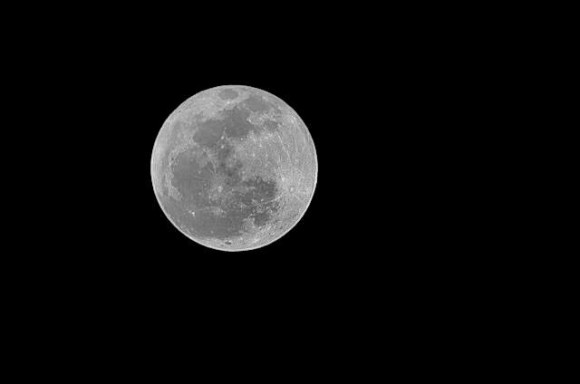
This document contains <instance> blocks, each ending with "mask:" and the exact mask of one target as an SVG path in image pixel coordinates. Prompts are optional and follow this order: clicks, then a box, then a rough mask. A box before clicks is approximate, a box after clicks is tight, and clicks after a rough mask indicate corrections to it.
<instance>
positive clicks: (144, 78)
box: [5, 5, 519, 376]
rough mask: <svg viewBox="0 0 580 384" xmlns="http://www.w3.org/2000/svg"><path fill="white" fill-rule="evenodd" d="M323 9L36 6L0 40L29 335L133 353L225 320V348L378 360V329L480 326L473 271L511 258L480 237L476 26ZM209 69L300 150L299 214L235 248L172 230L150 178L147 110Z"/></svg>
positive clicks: (412, 347) (381, 335) (153, 126)
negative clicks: (288, 121) (294, 129)
mask: <svg viewBox="0 0 580 384" xmlns="http://www.w3.org/2000/svg"><path fill="white" fill-rule="evenodd" d="M66 11H67V12H68V11H69V10H68V9H67V10H66ZM155 11H156V9H155ZM335 11H336V9H329V10H328V12H324V13H323V14H319V15H313V16H312V17H311V18H310V20H305V19H308V17H303V16H305V15H310V11H304V12H303V13H302V14H299V15H295V18H294V19H293V20H286V21H284V20H281V19H280V18H279V17H276V18H274V17H268V18H261V19H260V20H259V21H258V20H257V19H256V18H255V17H253V18H251V19H240V20H235V21H234V23H232V24H231V25H232V26H233V27H229V28H225V30H221V29H220V28H219V27H220V26H221V25H222V24H221V23H220V24H218V23H215V22H212V23H209V24H211V25H207V26H204V25H200V23H199V22H198V21H199V19H202V18H203V16H205V15H204V14H202V13H201V12H195V16H192V15H194V13H192V12H187V11H185V10H180V9H174V10H173V12H172V14H173V15H175V14H177V15H186V18H187V20H174V19H173V18H172V19H171V21H172V22H171V23H170V25H167V26H165V25H161V23H160V21H161V20H160V19H161V18H162V17H153V18H144V17H140V15H138V14H137V15H136V14H134V13H133V12H135V10H131V13H130V14H127V15H121V16H120V17H118V19H115V18H114V17H110V15H117V14H118V13H116V11H115V12H108V13H107V15H105V16H107V17H103V18H101V19H99V20H98V21H97V20H95V22H94V23H93V24H91V23H90V22H87V18H86V17H77V18H73V19H72V20H71V22H70V23H62V24H58V23H56V22H53V20H54V19H49V20H51V25H50V28H45V29H39V31H38V32H36V31H35V32H36V33H34V35H33V36H32V37H31V38H30V39H29V40H28V41H26V42H24V43H22V44H17V48H18V52H17V53H15V54H14V55H12V56H11V57H12V58H25V60H19V61H16V60H15V63H16V66H18V68H17V69H18V71H14V72H6V75H7V77H10V76H13V77H14V78H15V79H16V80H17V81H18V82H19V90H20V91H21V92H20V93H14V95H13V97H12V99H13V100H15V101H17V104H20V105H22V106H23V108H22V109H23V111H22V112H19V113H15V112H12V114H13V115H17V116H18V117H20V118H21V117H24V118H22V121H20V122H19V124H17V125H15V127H16V128H15V130H16V129H19V130H20V131H24V133H25V135H26V136H27V137H25V138H24V139H21V140H20V141H18V142H14V143H13V142H8V143H7V146H12V145H14V147H17V148H18V151H19V156H18V157H14V158H16V159H18V166H19V170H20V169H23V171H20V172H19V173H20V174H21V175H22V176H23V177H24V178H29V179H30V180H27V181H28V182H29V184H28V183H27V184H24V183H22V184H19V183H15V182H12V183H11V184H10V186H12V187H13V188H12V189H13V190H17V191H18V192H17V193H18V195H17V196H18V198H15V199H14V200H12V201H9V202H8V203H7V205H14V206H16V207H17V208H20V207H21V206H22V205H26V207H27V208H30V210H31V211H32V212H31V213H30V215H26V216H24V215H22V214H19V216H20V217H21V218H23V219H24V220H23V221H24V222H23V223H22V224H21V225H20V228H23V229H25V231H24V232H25V236H23V237H22V238H19V239H18V241H19V243H18V245H17V247H15V248H14V249H15V250H16V251H14V250H12V251H11V252H12V253H13V254H15V257H14V259H15V260H16V261H17V263H18V264H19V268H18V269H16V268H5V271H7V273H6V274H7V275H12V276H15V277H16V278H15V279H14V280H16V282H15V283H14V284H12V285H10V287H9V289H10V291H9V292H10V293H12V297H13V298H14V301H16V302H17V304H18V305H19V306H20V307H21V308H23V310H22V312H20V311H15V313H25V315H24V316H22V317H23V319H22V323H25V321H24V320H28V321H30V319H32V321H31V326H30V329H32V330H39V331H37V332H29V333H30V334H31V335H32V336H33V337H35V335H39V336H38V337H46V338H50V337H52V338H53V340H51V341H50V342H49V343H46V345H48V346H49V347H52V345H60V344H61V343H62V341H61V339H60V334H61V333H59V332H55V331H54V329H59V330H63V332H62V333H69V334H71V335H72V337H71V339H72V340H74V342H76V343H78V345H79V346H80V347H83V346H86V345H87V344H88V345H90V346H92V345H93V344H94V345H98V344H99V343H101V344H106V348H107V349H108V350H111V349H115V350H116V349H117V347H118V346H119V345H121V346H126V349H127V350H131V349H135V347H136V349H142V350H143V351H145V353H148V352H149V350H150V349H151V345H154V344H156V343H157V344H160V345H167V344H171V343H170V342H169V343H168V342H167V339H171V340H172V341H173V340H182V339H188V340H187V341H186V342H183V343H182V345H178V346H177V350H180V351H181V350H186V351H189V350H190V349H195V345H196V342H195V338H196V337H197V336H198V335H202V336H209V338H210V339H212V342H211V343H210V345H211V346H212V347H214V348H216V349H221V344H219V343H215V342H213V340H214V338H215V339H219V338H226V339H227V338H231V340H236V341H238V340H239V344H238V346H241V347H239V348H238V349H236V350H235V351H234V353H237V354H238V355H245V354H246V346H250V347H251V346H252V345H253V342H254V340H253V339H254V334H258V335H260V336H262V337H264V338H265V339H266V340H268V343H267V344H265V346H264V347H263V348H264V350H266V351H270V350H274V349H275V348H274V347H276V346H278V347H279V346H280V345H283V346H285V345H286V344H288V345H290V346H291V348H295V349H297V350H299V351H300V352H299V355H300V356H302V355H303V354H305V355H307V356H308V357H309V358H310V359H311V361H312V362H314V364H317V363H318V361H320V360H321V359H320V356H319V355H323V356H326V354H327V353H328V352H326V351H328V350H335V351H338V352H336V354H343V353H344V354H345V355H347V356H352V354H353V352H354V353H355V354H357V355H358V354H359V351H370V352H367V353H366V354H363V355H362V356H363V359H362V360H364V361H365V363H366V362H369V361H371V362H374V361H377V360H378V361H380V363H379V364H380V366H382V364H383V360H384V359H383V358H382V356H381V355H380V354H374V353H373V352H374V350H376V349H381V348H383V347H384V346H389V345H391V343H392V340H393V339H395V340H396V339H398V340H399V341H400V345H402V347H401V350H402V351H403V354H404V353H406V352H407V351H410V352H409V355H412V354H413V353H414V352H416V350H421V351H423V350H425V349H423V345H424V344H428V345H429V348H428V349H427V352H426V353H427V354H428V355H429V356H431V355H438V354H439V353H440V352H439V346H441V345H447V344H448V342H449V340H448V339H447V334H448V332H451V333H453V332H458V333H459V337H458V339H460V340H461V342H465V343H466V345H467V344H469V339H467V341H466V339H465V338H464V337H463V334H462V329H464V328H465V329H467V333H468V334H469V335H472V334H473V333H474V332H473V330H474V329H475V330H476V331H475V333H477V334H482V335H483V336H482V337H488V336H489V335H490V334H491V333H493V331H491V332H488V333H485V332H483V331H481V333H480V329H481V328H485V329H487V328H486V327H487V325H486V326H485V327H480V325H479V324H475V325H472V324H473V323H475V321H473V319H481V318H483V319H484V321H487V319H486V313H485V309H484V310H482V309H481V308H482V307H484V308H485V306H487V305H495V303H494V301H493V297H491V298H487V297H486V296H487V292H489V289H490V286H491V288H493V285H494V284H501V281H502V280H503V279H506V277H507V275H508V274H509V271H508V273H505V274H503V275H502V273H501V272H503V271H504V270H507V269H506V268H503V265H502V263H501V262H499V263H494V260H493V257H492V258H489V257H488V255H494V254H500V253H501V251H505V249H500V248H499V247H497V248H494V247H495V245H494V243H493V241H491V240H490V239H493V238H497V237H499V239H500V240H501V239H502V238H505V237H507V236H509V234H510V232H509V231H505V232H502V229H501V226H500V228H499V229H496V228H497V227H496V226H495V225H494V224H497V222H498V221H500V220H501V219H500V218H499V217H498V218H494V217H491V216H492V215H493V209H492V208H493V206H492V204H493V196H494V195H501V194H502V193H503V191H502V190H501V188H497V189H493V188H489V187H488V185H487V184H486V181H485V176H486V175H485V174H483V175H482V173H481V172H479V169H478V166H479V162H478V161H480V159H483V161H489V159H490V158H493V155H494V153H491V154H489V153H487V152H484V150H482V151H481V152H478V150H480V147H479V145H478V143H479V142H480V141H485V140H484V139H485V138H486V137H488V135H490V134H489V132H490V130H489V129H488V128H489V127H490V126H494V125H495V124H497V121H490V120H491V119H489V117H488V113H487V108H489V109H496V107H497V105H495V104H494V103H495V100H496V94H497V92H492V94H493V97H489V98H488V94H487V93H485V90H486V88H490V84H491V86H493V81H492V80H493V71H492V70H490V68H492V69H493V67H494V66H498V67H499V66H501V65H503V63H502V62H501V61H497V62H494V60H488V61H486V59H487V58H486V55H485V49H483V48H484V47H483V48H482V47H481V44H478V42H477V36H476V33H474V34H471V35H470V34H464V33H463V31H464V30H465V27H464V26H461V25H459V26H457V27H451V28H449V29H448V30H446V28H445V25H446V24H445V23H440V22H439V19H438V18H432V17H431V13H430V12H429V10H425V11H424V12H423V13H424V18H423V19H418V15H419V14H420V13H421V12H419V10H418V9H413V10H412V11H411V12H409V14H408V17H407V18H406V19H405V18H404V17H403V18H401V16H400V15H399V14H397V13H389V14H385V13H383V12H379V11H380V10H378V9H377V10H364V11H363V12H360V13H358V14H357V13H354V12H352V11H351V9H350V5H349V9H344V10H342V11H343V13H344V14H341V15H336V14H335ZM63 14H64V13H63ZM87 14H88V13H87ZM173 15H172V16H173ZM212 15H214V14H212ZM254 16H255V15H254ZM430 20H431V23H429V21H430ZM462 20H464V21H465V24H469V23H470V19H469V18H468V17H466V18H464V19H462ZM220 21H222V15H220ZM397 21H400V22H397ZM458 24H461V23H458ZM55 25H62V26H63V27H62V30H58V28H57V27H55ZM481 30H482V31H484V32H485V31H487V30H488V28H487V21H486V28H482V29H481ZM434 31H435V32H436V33H435V32H434ZM485 33H486V32H485ZM470 47H475V49H473V50H470ZM482 52H483V53H482ZM482 63H483V64H482ZM486 83H487V84H486ZM228 84H229V85H247V86H251V87H255V88H259V89H263V90H265V91H267V92H270V93H272V94H274V95H276V96H278V97H279V98H281V99H282V100H284V101H285V102H286V103H288V104H289V105H290V106H291V107H292V108H293V109H294V110H295V111H296V112H297V113H298V114H299V115H300V117H301V118H302V120H303V121H304V123H305V124H306V126H307V127H308V129H309V131H310V133H311V135H312V138H313V141H314V144H315V146H316V152H317V156H318V171H319V172H318V182H317V186H316V190H315V192H314V196H313V199H312V202H311V204H310V207H309V208H308V210H307V211H306V213H305V215H304V217H303V218H302V220H301V221H300V222H299V223H298V224H297V225H296V226H295V227H294V228H293V229H292V230H290V231H289V232H288V233H287V234H286V235H284V236H283V237H282V238H280V239H278V240H277V241H275V242H274V243H272V244H270V245H268V246H265V247H263V248H260V249H256V250H252V251H244V252H220V251H216V250H212V249H209V248H206V247H203V246H201V245H199V244H196V243H195V242H194V241H192V240H190V239H188V238H187V237H186V236H184V235H183V234H181V233H180V232H179V231H178V230H177V229H176V228H175V227H174V226H173V225H172V224H171V222H170V221H169V220H168V219H167V218H166V216H165V215H164V213H163V211H162V210H161V208H160V206H159V204H158V202H157V200H156V197H155V194H154V191H153V187H152V184H151V172H150V165H151V154H152V149H153V145H154V142H155V139H156V137H157V134H158V132H159V129H160V128H161V126H162V125H163V122H164V121H165V119H166V118H167V117H168V116H169V114H170V113H171V112H172V111H173V110H174V109H175V108H176V107H177V106H178V105H179V104H181V103H182V102H183V101H184V100H186V99H187V98H189V97H191V96H193V95H195V94H196V93H198V92H200V91H203V90H205V89H208V88H211V87H215V86H219V85H228ZM474 90H475V91H474ZM474 94H476V95H474ZM476 96H478V97H476ZM506 105H507V104H506ZM482 128H483V129H482ZM492 140H498V141H499V139H498V136H492ZM33 147H34V149H36V147H39V150H38V151H30V149H31V148H33ZM24 149H26V150H28V151H25V150H24ZM14 158H13V159H14ZM7 164H8V165H7V167H12V166H13V162H10V163H7ZM480 176H481V177H480ZM482 191H483V192H482ZM24 194H30V197H28V196H27V197H26V198H23V197H22V196H23V195H24ZM490 197H491V198H490ZM489 201H492V203H489ZM487 209H489V211H490V212H492V213H491V214H489V213H487V212H484V211H485V210H487ZM486 219H491V220H489V221H486ZM489 222H491V224H489ZM498 235H499V236H498ZM502 236H503V237H502ZM508 251H510V250H508ZM9 252H10V251H9ZM481 255H484V256H485V257H481ZM490 259H491V261H490ZM487 270H494V271H497V270H499V271H500V273H494V274H493V275H491V277H489V276H488V275H486V271H487ZM19 295H22V296H24V299H19V297H18V296H19ZM518 299H519V298H518V297H515V295H514V297H513V300H512V298H511V297H510V298H509V300H510V301H513V302H517V301H518ZM510 306H511V303H510ZM26 311H30V312H31V315H30V316H29V315H28V313H27V312H26ZM490 317H491V319H490V321H489V323H494V322H495V323H496V324H497V323H501V322H502V321H503V316H500V317H498V318H495V319H494V318H493V316H490ZM37 319H40V321H38V320H37ZM17 321H19V322H20V319H18V320H17ZM39 323H40V324H41V326H39ZM462 327H464V328H462ZM469 327H472V328H473V329H469ZM516 327H517V325H516V326H515V327H514V328H516ZM215 328H218V330H217V331H216V330H215ZM442 329H443V331H442ZM457 329H459V331H457ZM71 330H72V332H71ZM46 335H48V336H46ZM77 335H80V337H77ZM192 337H193V339H194V341H189V339H191V338H192ZM57 338H58V340H54V339H57ZM423 338H425V339H426V340H427V343H424V342H423V341H424V340H422V339H423ZM431 339H432V340H433V342H430V340H431ZM86 340H90V341H89V343H87V341H86ZM375 340H379V341H378V342H375ZM409 340H411V342H409ZM227 341H229V340H227ZM178 344H179V342H178ZM231 344H232V343H227V344H225V345H228V347H230V345H231ZM23 345H25V344H23ZM417 345H420V346H421V347H420V348H417V347H416V346H417ZM478 345H479V344H478ZM192 346H194V347H193V348H192ZM351 346H353V347H351ZM457 349H458V350H460V351H463V349H464V348H463V347H462V345H461V343H459V346H458V348H457ZM71 350H73V351H76V350H77V349H76V347H74V345H73V348H71ZM166 350H173V347H168V348H167V347H164V348H158V349H157V350H156V351H154V352H159V351H163V352H165V351H166ZM208 350H209V349H208ZM303 351H305V352H303ZM318 351H321V352H320V353H319V352H318ZM113 352H114V351H113ZM203 352H205V351H202V353H203ZM239 352H241V353H239ZM309 352H310V353H309ZM331 352H332V351H331ZM394 352H395V354H398V351H397V350H395V351H394ZM49 353H52V349H51V350H50V351H49V352H47V354H49ZM123 353H124V350H121V351H120V354H121V355H123ZM106 354H107V355H110V354H112V352H110V351H107V353H106ZM128 354H130V353H126V354H125V355H128ZM331 355H332V353H331ZM368 355H372V356H370V357H367V356H368ZM185 356H188V355H185ZM126 357H127V356H122V357H121V358H119V361H122V362H124V361H125V358H126ZM410 360H413V359H412V358H411V359H410ZM67 361H68V360H67ZM450 361H456V360H455V359H453V360H451V359H450ZM334 370H335V371H337V370H336V369H334ZM359 371H360V370H359ZM359 371H357V372H359ZM357 376H358V373H357Z"/></svg>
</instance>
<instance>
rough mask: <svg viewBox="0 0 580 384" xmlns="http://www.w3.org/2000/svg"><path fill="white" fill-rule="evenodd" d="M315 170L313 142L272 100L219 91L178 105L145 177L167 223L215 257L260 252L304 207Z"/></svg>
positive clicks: (233, 89)
mask: <svg viewBox="0 0 580 384" xmlns="http://www.w3.org/2000/svg"><path fill="white" fill-rule="evenodd" d="M317 172H318V165H317V159H316V152H315V148H314V144H313V141H312V137H311V135H310V133H309V132H308V129H307V128H306V126H305V125H304V123H303V122H302V121H301V119H300V117H299V116H298V115H297V114H296V112H295V111H293V110H292V109H291V108H290V107H289V106H288V105H286V104H285V103H284V102H283V101H282V100H280V99H279V98H277V97H275V96H273V95H271V94H268V93H266V92H264V91H261V90H257V89H255V88H250V87H244V86H223V87H216V88H212V89H209V90H206V91H204V92H201V93H199V94H197V95H195V96H193V97H191V98H189V99H188V100H186V101H185V102H184V103H182V104H181V105H180V106H179V107H178V108H177V109H176V110H175V111H174V112H173V113H172V114H171V115H170V116H169V117H168V119H167V120H166V121H165V123H164V124H163V126H162V128H161V130H160V132H159V134H158V136H157V139H156V141H155V144H154V147H153V153H152V158H151V178H152V182H153V187H154V190H155V194H156V196H157V199H158V202H159V204H160V206H161V208H162V209H163V211H164V213H165V215H166V216H167V217H168V219H169V220H170V221H171V222H172V223H173V224H174V225H175V226H176V227H177V228H178V229H179V230H180V231H181V232H182V233H184V234H185V235H186V236H188V237H189V238H190V239H192V240H194V241H196V242H198V243H200V244H203V245H205V246H208V247H210V248H216V249H221V250H231V251H234V250H249V249H255V248H258V247H261V246H263V245H266V244H268V243H271V242H272V241H274V240H276V239H277V238H279V237H281V236H283V234H284V233H286V232H287V231H289V230H290V229H291V228H292V227H293V226H294V225H295V224H296V223H297V222H298V221H299V220H300V218H301V217H302V215H303V213H304V211H305V210H306V209H307V208H308V206H309V204H310V201H311V199H312V195H313V193H314V189H315V186H316V179H317Z"/></svg>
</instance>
